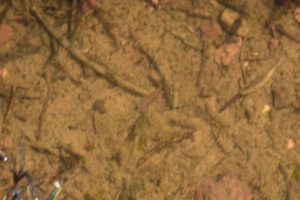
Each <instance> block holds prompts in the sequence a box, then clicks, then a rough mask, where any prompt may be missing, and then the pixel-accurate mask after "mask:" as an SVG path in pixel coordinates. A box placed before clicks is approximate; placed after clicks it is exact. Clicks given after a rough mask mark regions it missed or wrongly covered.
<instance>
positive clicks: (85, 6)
mask: <svg viewBox="0 0 300 200" xmlns="http://www.w3.org/2000/svg"><path fill="white" fill-rule="evenodd" d="M97 1H98V0H79V8H80V10H81V12H83V13H86V12H88V11H90V10H91V9H93V8H95V7H96V5H97Z"/></svg>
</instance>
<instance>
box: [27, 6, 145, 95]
mask: <svg viewBox="0 0 300 200" xmlns="http://www.w3.org/2000/svg"><path fill="white" fill-rule="evenodd" d="M31 12H32V14H33V16H34V17H35V18H36V19H37V20H38V21H39V23H40V24H41V26H42V27H43V28H44V29H45V30H46V31H47V32H48V33H49V34H50V36H51V37H53V38H54V39H55V40H56V41H57V42H58V43H59V44H60V45H61V46H62V47H64V48H65V49H67V50H68V51H69V53H70V54H71V55H72V56H73V57H74V58H75V59H76V60H77V61H79V62H80V63H81V64H83V65H84V66H86V67H88V68H90V69H92V70H93V71H94V72H95V73H96V74H98V75H101V76H103V77H104V78H105V79H106V80H107V81H108V82H110V83H112V84H114V85H117V86H119V87H120V88H122V89H124V90H126V91H128V92H131V93H133V94H137V95H146V94H148V91H146V90H145V89H142V88H139V87H137V86H135V85H134V84H132V83H130V82H128V81H125V80H123V79H121V78H120V77H119V76H117V75H116V74H114V73H113V72H112V71H111V70H110V69H109V67H108V66H107V65H106V64H105V63H104V62H102V63H100V65H99V64H97V63H96V62H94V61H92V60H90V59H89V58H88V57H87V56H86V55H84V54H83V53H82V52H81V51H80V50H78V49H77V48H75V47H73V45H72V44H71V43H70V42H69V41H68V40H67V39H66V38H65V37H64V36H63V35H62V34H61V33H59V32H58V30H56V29H55V28H54V27H53V26H51V25H50V24H49V23H48V21H49V20H47V19H45V17H44V16H43V15H42V13H41V10H40V9H38V8H36V7H32V8H31Z"/></svg>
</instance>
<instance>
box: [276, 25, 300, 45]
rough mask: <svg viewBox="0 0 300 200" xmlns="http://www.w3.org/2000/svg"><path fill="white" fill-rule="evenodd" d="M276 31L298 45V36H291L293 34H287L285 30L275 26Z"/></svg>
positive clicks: (299, 41)
mask: <svg viewBox="0 0 300 200" xmlns="http://www.w3.org/2000/svg"><path fill="white" fill-rule="evenodd" d="M275 28H276V30H277V31H278V32H279V33H280V34H283V35H285V36H286V37H287V38H289V39H290V40H293V41H295V42H297V43H300V37H299V35H293V33H291V32H288V31H287V30H285V29H284V28H283V27H282V26H280V25H275Z"/></svg>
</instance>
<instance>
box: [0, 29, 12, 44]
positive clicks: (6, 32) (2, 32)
mask: <svg viewBox="0 0 300 200" xmlns="http://www.w3.org/2000/svg"><path fill="white" fill-rule="evenodd" d="M12 35H13V29H12V27H11V26H9V25H6V24H0V46H1V45H2V44H4V43H5V42H6V41H7V40H9V39H10V38H11V37H12Z"/></svg>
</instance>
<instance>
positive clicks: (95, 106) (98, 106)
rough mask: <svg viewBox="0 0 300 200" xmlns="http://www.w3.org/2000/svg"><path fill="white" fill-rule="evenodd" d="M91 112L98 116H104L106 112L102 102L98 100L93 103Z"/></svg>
mask: <svg viewBox="0 0 300 200" xmlns="http://www.w3.org/2000/svg"><path fill="white" fill-rule="evenodd" d="M93 110H94V111H96V112H98V113H99V114H104V113H105V112H106V110H105V107H104V101H103V100H100V99H98V100H96V101H95V102H94V103H93Z"/></svg>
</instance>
